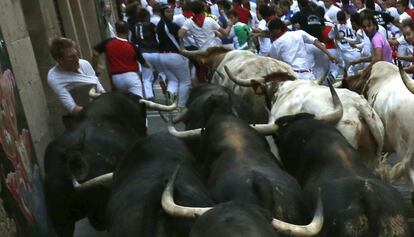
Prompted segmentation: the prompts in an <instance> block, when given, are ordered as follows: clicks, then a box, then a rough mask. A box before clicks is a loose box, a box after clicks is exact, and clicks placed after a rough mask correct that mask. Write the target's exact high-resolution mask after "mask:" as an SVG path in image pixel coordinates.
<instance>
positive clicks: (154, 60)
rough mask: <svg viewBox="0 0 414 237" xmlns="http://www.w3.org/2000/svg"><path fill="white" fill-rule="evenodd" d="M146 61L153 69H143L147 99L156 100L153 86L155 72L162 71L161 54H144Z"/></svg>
mask: <svg viewBox="0 0 414 237" xmlns="http://www.w3.org/2000/svg"><path fill="white" fill-rule="evenodd" d="M142 56H143V57H144V59H145V61H147V62H149V63H150V64H151V66H152V68H147V67H141V71H142V82H143V84H144V92H145V99H152V98H154V91H153V88H152V85H153V84H154V71H157V72H159V71H160V68H161V66H160V53H142Z"/></svg>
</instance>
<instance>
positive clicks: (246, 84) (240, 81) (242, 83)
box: [224, 66, 265, 87]
mask: <svg viewBox="0 0 414 237" xmlns="http://www.w3.org/2000/svg"><path fill="white" fill-rule="evenodd" d="M224 70H225V71H226V73H227V76H228V77H229V78H230V80H232V81H233V82H234V83H236V84H237V85H239V86H244V87H251V86H252V82H251V81H252V80H255V81H257V82H259V83H265V79H264V78H263V77H258V78H251V79H238V78H236V77H235V76H234V75H233V74H232V73H231V72H230V69H229V68H228V67H227V66H224Z"/></svg>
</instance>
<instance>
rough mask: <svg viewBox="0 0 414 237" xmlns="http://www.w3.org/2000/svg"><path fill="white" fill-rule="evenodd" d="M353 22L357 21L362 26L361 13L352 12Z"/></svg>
mask: <svg viewBox="0 0 414 237" xmlns="http://www.w3.org/2000/svg"><path fill="white" fill-rule="evenodd" d="M351 22H353V23H355V24H356V25H358V26H362V22H361V15H360V14H359V13H355V14H352V15H351Z"/></svg>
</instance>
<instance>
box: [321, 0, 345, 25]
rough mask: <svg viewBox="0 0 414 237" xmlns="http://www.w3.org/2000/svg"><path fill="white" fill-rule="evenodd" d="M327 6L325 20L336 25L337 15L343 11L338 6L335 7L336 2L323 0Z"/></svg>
mask: <svg viewBox="0 0 414 237" xmlns="http://www.w3.org/2000/svg"><path fill="white" fill-rule="evenodd" d="M323 2H324V4H325V8H326V9H327V10H326V12H325V16H324V17H325V19H326V20H328V21H329V22H331V23H336V22H337V19H336V14H337V13H338V12H339V11H341V9H340V8H339V7H337V6H335V4H334V3H335V1H334V0H323Z"/></svg>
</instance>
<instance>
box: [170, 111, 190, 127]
mask: <svg viewBox="0 0 414 237" xmlns="http://www.w3.org/2000/svg"><path fill="white" fill-rule="evenodd" d="M187 114H188V109H187V108H184V109H183V111H181V113H180V114H178V115H177V116H175V117H174V118H173V119H172V122H173V124H176V123H179V122H181V121H183V120H184V119H185V118H186V117H187Z"/></svg>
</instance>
